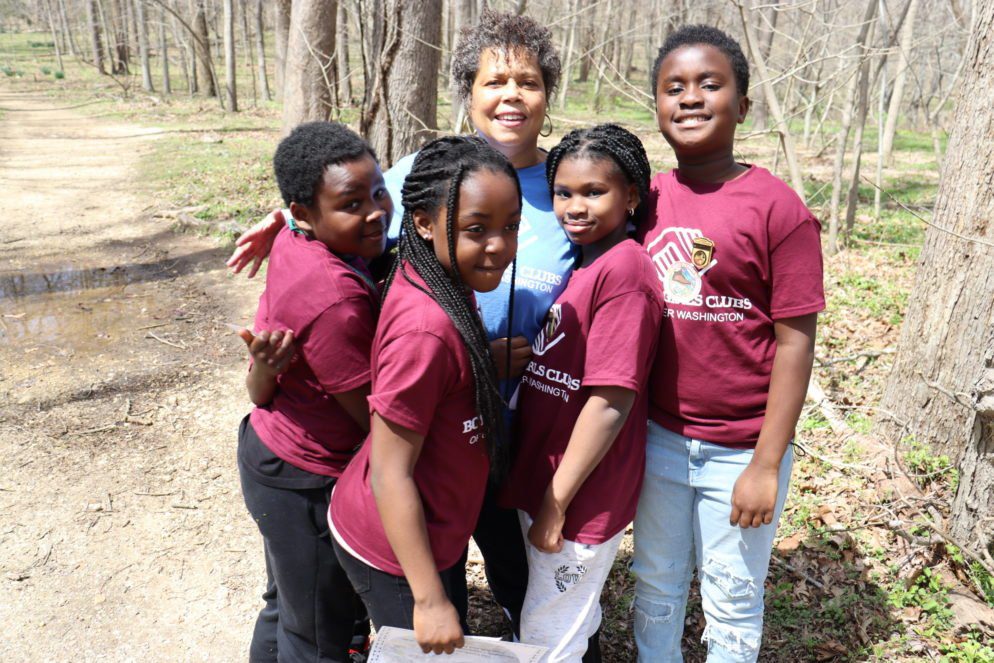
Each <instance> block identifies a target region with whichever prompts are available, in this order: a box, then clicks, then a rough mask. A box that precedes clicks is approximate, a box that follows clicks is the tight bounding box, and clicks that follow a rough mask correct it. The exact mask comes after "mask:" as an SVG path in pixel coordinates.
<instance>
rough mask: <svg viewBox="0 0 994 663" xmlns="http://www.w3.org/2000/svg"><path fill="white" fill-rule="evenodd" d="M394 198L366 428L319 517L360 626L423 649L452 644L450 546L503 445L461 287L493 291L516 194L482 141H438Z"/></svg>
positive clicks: (459, 629) (456, 571)
mask: <svg viewBox="0 0 994 663" xmlns="http://www.w3.org/2000/svg"><path fill="white" fill-rule="evenodd" d="M402 200H403V205H404V215H403V226H402V229H401V234H400V240H399V250H398V260H397V262H396V263H395V266H394V268H393V271H392V272H391V273H390V275H389V276H388V277H387V280H386V284H385V290H384V299H383V307H382V311H381V313H380V321H379V326H378V327H377V331H376V336H375V337H374V340H373V351H372V393H371V395H370V397H369V407H370V410H371V413H372V425H371V434H370V437H369V439H368V440H367V442H366V444H365V445H364V446H363V448H362V450H361V451H360V452H359V454H358V455H357V456H356V458H355V459H354V460H353V462H352V463H351V464H350V465H349V467H348V468H347V469H346V471H345V473H344V474H343V476H342V478H341V480H340V481H339V482H338V484H337V485H336V487H335V492H334V494H333V495H332V498H331V506H330V508H329V511H328V521H329V525H330V527H331V531H332V535H333V538H334V541H335V553H336V555H337V556H338V558H339V560H340V562H341V564H342V566H343V567H344V568H345V570H346V573H347V574H348V576H349V579H350V580H351V581H352V584H353V586H354V587H355V589H356V592H357V593H358V594H359V596H360V597H361V598H362V600H363V602H364V603H365V604H366V607H367V609H368V611H369V615H370V617H371V619H372V621H373V623H374V624H375V625H376V626H377V627H378V628H379V627H383V626H396V627H401V628H413V629H414V633H415V637H416V638H417V640H418V643H419V644H420V645H421V647H422V649H423V650H424V651H425V652H429V651H431V652H435V653H442V652H445V653H451V652H452V651H453V649H454V648H456V647H460V646H462V644H463V631H464V630H465V628H466V626H465V615H464V614H459V613H460V611H459V610H457V609H456V607H454V605H453V597H454V596H455V597H458V596H459V595H460V593H461V592H465V580H464V577H463V571H462V566H461V564H460V562H461V559H462V555H463V551H464V550H465V549H466V545H467V543H468V542H469V538H470V535H471V534H472V533H473V528H474V527H475V525H476V520H477V516H478V515H479V513H480V505H481V504H482V502H483V495H484V491H485V489H486V486H487V478H488V475H490V474H496V475H499V474H500V473H501V472H502V471H503V469H504V467H505V463H504V460H503V456H504V453H505V451H506V449H507V445H506V444H503V440H502V437H503V428H504V422H503V403H502V400H501V396H500V392H499V387H498V382H497V371H496V367H495V365H494V361H493V357H492V354H491V351H490V343H489V340H488V338H487V333H486V330H485V329H484V327H483V322H482V321H481V319H480V317H479V315H478V313H477V307H476V301H475V296H474V292H490V291H493V290H494V289H495V288H497V286H498V285H499V284H500V283H501V278H502V277H503V275H504V271H505V270H506V269H507V268H508V267H511V266H512V264H513V261H514V257H515V253H516V251H517V235H518V224H519V222H520V219H521V189H520V186H519V184H518V178H517V174H516V173H515V171H514V168H513V166H511V164H510V163H509V162H508V161H507V159H506V158H504V157H503V156H502V155H501V154H500V153H498V152H496V151H495V150H493V149H492V148H490V147H489V146H487V144H486V142H484V141H483V140H481V139H479V138H475V137H473V138H469V137H447V138H440V139H438V140H436V141H433V142H431V143H429V144H427V145H425V147H424V149H422V150H421V152H419V153H418V157H417V159H415V161H414V164H413V167H412V168H411V172H410V174H409V175H408V176H407V178H406V180H405V182H404V188H403V191H402ZM512 281H513V268H512ZM512 292H513V289H512ZM509 304H510V302H508V303H505V306H509ZM460 585H462V586H461V587H460Z"/></svg>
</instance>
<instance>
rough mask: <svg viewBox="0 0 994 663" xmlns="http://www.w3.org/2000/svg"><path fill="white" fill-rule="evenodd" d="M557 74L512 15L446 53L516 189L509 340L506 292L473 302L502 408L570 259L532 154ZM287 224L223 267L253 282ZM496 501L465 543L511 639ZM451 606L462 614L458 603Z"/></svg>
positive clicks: (514, 570)
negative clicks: (474, 552) (474, 548)
mask: <svg viewBox="0 0 994 663" xmlns="http://www.w3.org/2000/svg"><path fill="white" fill-rule="evenodd" d="M561 73H562V72H561V66H560V59H559V55H558V53H557V52H556V48H555V46H554V44H553V41H552V33H551V32H550V31H549V29H548V28H546V27H545V26H543V25H541V24H539V23H538V22H537V21H535V20H534V19H532V18H530V17H528V16H518V15H516V14H514V13H501V12H496V11H493V10H487V11H485V12H483V13H482V14H481V16H480V20H479V22H478V23H477V24H476V25H472V26H466V27H465V28H463V30H462V33H461V34H460V36H459V40H458V42H457V44H456V47H455V49H454V50H453V58H452V82H453V90H452V94H453V104H454V105H456V104H458V105H461V106H462V114H463V115H465V117H466V118H467V119H468V120H469V123H470V125H471V126H472V129H473V131H474V132H475V133H476V134H477V135H479V136H480V137H481V138H482V139H483V140H485V141H486V142H487V144H488V145H490V146H491V147H492V148H494V149H495V150H497V151H498V152H500V153H501V154H503V155H504V156H505V157H507V159H508V161H510V162H511V165H512V166H514V169H515V170H516V171H517V174H518V179H519V181H520V182H521V198H522V215H521V216H522V218H521V234H520V237H519V250H518V259H517V265H518V272H517V279H516V281H515V299H514V320H513V323H514V324H513V326H511V328H510V329H511V331H510V334H509V333H508V324H507V323H508V321H509V320H508V309H507V307H506V302H507V299H508V296H509V290H510V287H509V284H508V283H507V282H504V283H502V284H501V285H500V286H499V287H498V288H497V289H495V290H493V291H491V292H488V293H480V294H479V296H478V297H477V303H478V304H479V306H480V314H481V317H482V318H483V327H484V329H485V330H486V332H487V335H488V337H489V338H490V341H491V348H492V351H493V353H494V357H495V359H496V360H497V370H498V375H499V377H500V378H501V392H502V394H503V395H504V397H505V400H508V401H510V400H511V399H510V396H511V395H512V394H513V393H514V390H515V389H516V388H517V386H518V382H519V380H520V376H521V372H522V371H523V370H524V367H525V365H526V364H527V363H528V360H529V359H530V358H531V350H530V348H531V344H532V341H534V340H535V337H536V336H537V335H538V333H539V330H540V329H541V328H542V324H543V322H544V320H545V316H546V313H547V312H548V310H549V307H550V306H552V304H553V303H554V302H555V301H556V297H558V296H559V294H560V293H561V292H562V291H563V288H565V287H566V283H567V281H568V279H569V275H570V272H571V270H572V268H573V262H574V259H575V257H576V254H575V249H574V247H573V245H572V244H571V243H570V241H569V240H568V239H567V238H566V236H565V235H564V234H563V231H562V230H561V229H560V228H559V224H558V223H557V222H556V218H555V215H554V214H553V213H552V201H551V199H550V198H549V189H548V187H547V185H546V181H545V160H546V152H545V150H543V149H541V148H539V146H538V141H539V136H540V135H541V136H548V135H549V134H550V133H551V132H552V126H551V124H552V123H551V119H550V118H549V116H548V113H547V110H548V104H549V99H551V98H552V97H553V94H554V93H555V90H556V87H557V86H558V84H559V79H560V76H561ZM426 75H427V72H426ZM430 79H431V80H430V81H429V80H428V79H427V78H426V79H425V80H424V81H421V84H422V85H435V82H434V81H435V78H434V73H432V74H431V76H430ZM457 130H461V127H457ZM416 157H417V154H411V155H408V156H406V157H404V158H402V159H400V160H399V161H398V162H396V163H395V164H394V165H393V167H392V168H391V169H390V170H389V171H387V172H386V173H385V174H384V177H385V179H386V184H387V189H388V190H389V191H390V195H391V196H393V198H394V200H399V199H400V192H401V188H402V186H403V184H404V180H405V178H406V177H407V175H408V173H409V172H410V171H411V167H412V165H413V163H414V161H415V159H416ZM286 217H289V214H288V212H287V211H286V210H283V212H282V213H274V214H270V215H269V216H267V217H266V218H265V219H264V220H262V221H261V222H259V223H257V224H256V225H255V226H253V227H252V228H250V229H249V230H248V231H246V232H245V233H244V234H243V235H242V236H241V237H239V238H238V242H237V243H238V246H237V248H236V249H235V252H234V253H233V254H232V256H231V258H230V259H229V260H228V265H229V266H230V267H231V268H232V270H233V271H235V272H238V271H240V270H241V269H243V268H245V267H248V270H247V272H248V274H249V276H251V275H252V274H255V272H256V270H257V269H258V268H259V265H260V264H261V262H262V260H263V259H264V258H265V256H266V254H267V253H268V251H269V246H270V245H271V243H272V238H273V237H274V236H275V235H276V233H277V232H278V230H279V229H280V228H281V227H282V225H283V223H284V218H286ZM402 225H403V224H402V222H401V210H400V206H398V207H397V208H396V209H395V210H394V215H393V221H392V223H391V224H390V228H389V231H388V236H389V241H390V242H395V241H397V236H398V234H399V232H400V228H401V226H402ZM507 367H509V370H507V371H506V372H507V374H506V375H505V370H506V369H507ZM505 410H506V411H505V421H507V422H510V418H511V413H510V411H509V410H507V409H506V408H505ZM495 495H496V486H495V485H494V483H493V482H491V485H490V486H489V488H488V491H487V495H486V498H485V500H484V504H483V508H482V510H481V512H480V518H479V522H478V524H477V528H476V530H475V531H474V533H473V539H474V540H475V541H476V543H477V545H479V547H480V552H481V553H483V559H484V561H485V562H486V574H487V581H488V583H489V584H490V589H491V590H492V591H493V594H494V598H495V599H496V600H497V602H498V603H499V604H500V605H501V606H502V607H503V608H504V610H505V613H506V614H507V616H508V617H509V618H510V622H511V626H512V628H513V630H514V631H515V632H516V631H517V623H518V615H519V613H520V611H521V603H522V601H523V600H524V595H525V588H526V587H527V574H528V565H527V562H526V560H525V551H524V544H523V542H522V540H521V532H520V531H519V528H518V518H517V514H516V513H515V512H514V511H513V510H510V509H501V508H499V507H498V506H497V504H496V499H495ZM459 600H460V602H462V603H463V604H464V605H465V602H466V597H465V596H463V597H461V598H460V599H459Z"/></svg>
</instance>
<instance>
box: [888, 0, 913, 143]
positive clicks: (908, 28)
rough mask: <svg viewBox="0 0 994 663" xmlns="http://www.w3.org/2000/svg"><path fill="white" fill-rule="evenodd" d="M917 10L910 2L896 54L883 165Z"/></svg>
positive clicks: (901, 94) (893, 128) (891, 139)
mask: <svg viewBox="0 0 994 663" xmlns="http://www.w3.org/2000/svg"><path fill="white" fill-rule="evenodd" d="M917 8H918V0H911V4H910V5H909V6H908V14H907V18H906V19H905V20H904V29H903V30H902V31H901V44H900V48H899V49H898V52H897V58H898V59H897V72H896V73H895V74H894V89H893V91H892V92H891V95H890V107H889V108H888V109H887V123H886V125H885V126H884V134H883V136H882V137H881V140H882V141H883V148H882V149H883V158H884V163H887V162H888V161H889V160H890V155H891V152H893V150H894V134H895V133H896V132H897V121H898V119H899V114H900V111H901V99H902V98H903V97H904V86H905V82H906V81H907V80H908V69H909V67H910V55H911V46H912V42H913V41H914V33H915V12H916V10H917Z"/></svg>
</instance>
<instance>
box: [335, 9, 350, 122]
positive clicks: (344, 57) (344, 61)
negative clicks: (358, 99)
mask: <svg viewBox="0 0 994 663" xmlns="http://www.w3.org/2000/svg"><path fill="white" fill-rule="evenodd" d="M335 48H336V53H335V59H336V61H337V63H338V97H339V99H344V100H345V103H347V104H350V103H352V81H351V80H350V72H349V12H348V8H347V6H346V0H339V2H338V35H337V36H336V38H335Z"/></svg>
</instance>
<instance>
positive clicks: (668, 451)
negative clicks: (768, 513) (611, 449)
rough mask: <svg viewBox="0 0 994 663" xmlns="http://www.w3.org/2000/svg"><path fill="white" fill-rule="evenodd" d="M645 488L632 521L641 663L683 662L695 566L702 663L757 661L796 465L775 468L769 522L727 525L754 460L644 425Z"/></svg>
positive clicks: (788, 461) (748, 453) (789, 460)
mask: <svg viewBox="0 0 994 663" xmlns="http://www.w3.org/2000/svg"><path fill="white" fill-rule="evenodd" d="M647 442H648V444H647V445H646V468H645V483H644V484H643V486H642V494H641V496H640V497H639V505H638V513H637V514H636V516H635V556H634V562H633V563H632V571H633V572H634V573H635V576H636V585H635V643H636V644H637V645H638V654H639V661H642V662H644V663H649V662H651V663H674V662H679V661H682V660H683V655H682V653H681V651H680V639H681V637H682V636H683V624H684V618H685V615H686V610H687V593H688V591H689V589H690V579H691V576H692V574H693V571H694V567H695V565H696V567H697V569H698V571H699V573H698V575H699V577H700V581H701V600H702V603H703V607H704V616H705V618H706V620H707V626H706V627H705V630H704V638H703V641H704V642H706V643H707V646H708V658H707V660H708V663H732V662H735V663H739V662H747V661H748V662H751V661H755V660H756V659H757V657H758V656H759V645H760V641H761V640H762V636H763V583H764V582H765V580H766V574H767V571H768V570H769V566H770V552H771V547H772V545H773V535H774V534H775V533H776V525H777V521H778V520H779V519H780V513H781V512H782V511H783V505H784V501H785V499H786V497H787V486H788V482H789V480H790V469H791V465H792V464H793V453H792V448H791V447H788V448H787V452H786V453H785V454H784V457H783V461H782V462H781V464H780V475H779V486H778V491H777V503H776V512H775V514H774V518H773V522H772V523H771V524H769V525H763V526H761V527H758V528H749V529H742V528H741V527H738V526H737V525H736V526H732V525H729V523H728V518H729V516H730V514H731V508H732V507H731V501H732V489H733V487H734V486H735V481H736V479H738V477H739V474H741V473H742V470H744V469H745V467H746V466H747V465H748V464H749V461H750V460H752V454H753V452H752V450H751V449H730V448H728V447H723V446H721V445H718V444H712V443H710V442H704V441H702V440H694V439H691V438H688V437H684V436H682V435H678V434H676V433H673V432H671V431H668V430H666V429H665V428H663V427H661V426H659V425H658V424H656V423H655V422H653V421H650V422H649V435H648V440H647Z"/></svg>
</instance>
